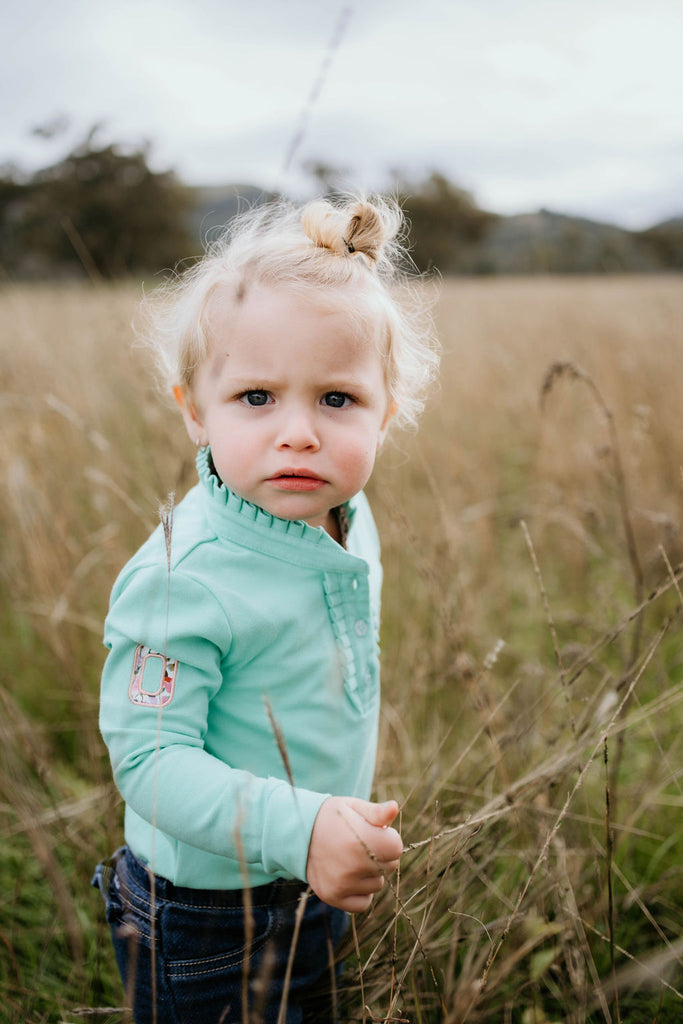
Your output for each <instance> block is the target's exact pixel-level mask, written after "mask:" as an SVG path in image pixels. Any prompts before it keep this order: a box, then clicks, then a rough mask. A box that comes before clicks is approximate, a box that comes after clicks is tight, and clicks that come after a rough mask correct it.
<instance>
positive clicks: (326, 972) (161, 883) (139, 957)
mask: <svg viewBox="0 0 683 1024" xmlns="http://www.w3.org/2000/svg"><path fill="white" fill-rule="evenodd" d="M93 885H94V886H96V887H97V888H99V889H100V891H101V893H102V896H103V897H104V902H105V906H106V915H107V921H108V922H109V924H110V926H111V932H112V937H113V940H114V951H115V953H116V961H117V964H118V967H119V971H120V973H121V978H122V981H123V984H124V987H125V990H126V997H127V999H128V1001H129V1004H130V1006H131V1007H132V1009H133V1015H134V1017H135V1021H136V1024H245V1022H249V1024H254V1022H258V1024H276V1022H277V1021H278V1015H279V1012H280V1007H281V1003H282V1001H283V991H284V987H285V973H286V970H287V965H288V962H289V960H290V952H291V950H292V946H293V941H292V940H293V932H294V922H295V914H296V910H297V905H298V902H299V899H300V897H302V895H303V893H304V892H305V891H306V886H305V885H304V884H303V883H301V882H286V881H284V880H278V881H276V882H273V883H272V884H271V885H262V886H257V887H256V888H254V889H251V890H250V892H251V901H252V910H251V919H252V925H253V928H252V934H251V937H250V939H249V940H247V938H246V929H245V910H244V905H243V900H244V893H243V891H242V890H241V889H239V890H234V891H233V890H226V891H223V890H205V889H187V888H181V887H180V886H175V885H173V884H172V883H171V882H169V881H167V880H166V879H165V878H161V877H159V876H154V894H153V895H152V876H151V874H150V872H148V871H147V869H146V868H145V867H144V865H143V864H141V863H140V861H138V860H137V859H136V857H135V856H134V855H133V854H132V853H131V851H130V850H129V849H128V847H125V846H124V847H122V848H121V849H120V850H117V851H116V853H115V854H114V855H113V857H111V858H110V859H109V860H106V861H104V862H103V863H102V864H98V866H97V869H96V871H95V876H94V878H93ZM346 923H347V916H346V914H345V913H344V912H343V911H341V910H336V909H334V908H333V907H328V906H327V905H326V904H325V903H322V902H321V901H320V900H319V899H318V898H317V897H316V896H314V895H313V894H310V895H309V896H308V899H307V901H306V905H305V910H304V915H303V920H302V922H301V929H300V932H299V936H298V941H297V944H296V949H295V951H294V956H293V959H292V970H291V981H290V984H289V992H288V996H287V1002H286V1013H285V1014H283V1016H282V1021H284V1022H286V1024H313V1022H314V1021H320V1022H324V1024H330V1022H333V1021H334V1020H335V1019H336V1018H337V1015H336V993H337V985H338V981H339V977H340V971H341V965H339V964H337V965H335V964H334V958H333V956H332V951H333V950H334V948H335V946H336V945H337V944H338V942H339V940H340V939H341V937H342V935H343V933H344V931H345V929H346ZM245 1000H246V1005H245Z"/></svg>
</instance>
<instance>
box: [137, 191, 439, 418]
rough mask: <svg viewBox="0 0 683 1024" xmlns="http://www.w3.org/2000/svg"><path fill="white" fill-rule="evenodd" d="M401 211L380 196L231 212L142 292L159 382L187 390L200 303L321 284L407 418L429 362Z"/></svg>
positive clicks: (432, 352) (429, 331)
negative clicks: (176, 270)
mask: <svg viewBox="0 0 683 1024" xmlns="http://www.w3.org/2000/svg"><path fill="white" fill-rule="evenodd" d="M403 229H404V220H403V215H402V213H401V210H400V208H399V206H398V205H397V204H396V203H393V202H389V201H387V200H384V199H373V200H372V201H370V200H365V199H353V200H348V201H344V202H340V203H338V204H332V203H330V202H327V201H325V200H317V201H315V202H312V203H309V204H308V205H306V206H304V207H303V208H300V207H295V206H292V205H291V204H288V203H284V202H278V203H272V204H268V205H266V206H261V207H257V208H255V209H253V210H249V211H247V212H246V213H243V214H240V215H238V216H237V217H236V218H235V219H234V220H233V221H232V222H231V224H230V226H229V227H228V229H227V230H226V231H225V233H224V234H223V235H222V236H221V237H220V238H219V239H218V240H217V241H216V242H214V243H213V244H212V245H211V246H210V247H209V248H208V250H207V252H206V254H205V255H204V256H203V257H202V259H201V260H200V261H199V262H198V263H196V264H195V265H194V266H192V267H191V268H190V269H189V270H188V271H186V272H185V273H183V274H181V275H176V276H175V277H174V278H172V279H171V280H170V281H169V282H167V283H166V284H164V285H162V286H161V288H160V289H158V290H157V291H156V292H155V293H153V295H152V296H151V297H150V298H149V299H147V300H145V303H144V308H143V315H144V325H143V328H142V331H141V334H142V338H143V341H144V342H145V343H146V344H147V345H148V346H149V347H150V348H151V349H152V351H153V353H154V355H155V358H156V362H157V366H158V369H159V371H160V375H161V378H162V380H163V383H164V385H165V387H170V388H173V387H177V386H180V387H181V388H183V389H184V390H186V391H189V392H191V390H192V383H193V379H194V374H195V371H196V369H197V367H198V366H199V365H200V364H201V363H202V362H203V360H204V359H205V358H206V355H207V353H208V349H209V342H210V338H209V327H208V315H207V308H208V305H209V300H210V298H211V296H212V295H213V294H214V293H215V292H216V291H217V289H219V288H220V289H221V290H223V289H228V290H232V292H233V295H234V299H235V308H236V310H237V309H238V307H239V303H240V301H241V300H242V299H243V298H244V296H245V295H246V294H247V291H248V289H249V288H250V287H251V286H252V285H254V284H258V285H265V286H268V287H292V288H296V289H297V290H299V291H301V292H303V293H304V294H305V292H306V290H308V291H309V292H310V291H312V290H315V291H320V289H321V288H326V289H331V290H333V292H334V300H335V302H336V303H337V304H339V302H340V301H341V302H342V303H343V304H344V308H345V309H347V310H348V312H349V314H350V315H351V316H353V317H354V318H355V319H356V321H357V322H358V325H359V327H360V329H361V330H365V331H367V333H368V335H369V336H370V337H374V338H377V339H378V345H379V347H380V354H381V355H382V357H383V360H384V364H385V379H386V384H387V391H388V395H389V399H390V401H391V402H393V403H395V408H396V414H395V416H394V422H395V423H397V424H400V425H403V426H410V425H414V424H415V423H416V422H417V419H418V417H419V415H420V413H421V411H422V408H423V406H424V397H425V392H426V390H427V387H428V385H429V384H430V383H431V381H432V380H433V378H434V377H435V375H436V371H437V367H438V354H437V344H436V339H435V336H434V330H433V324H432V319H431V316H430V313H429V305H430V303H429V302H428V301H427V300H426V297H425V294H424V289H418V288H416V287H415V284H414V283H413V275H412V273H411V263H410V260H409V258H408V257H407V255H406V253H405V250H404V249H403V248H402V246H401V243H400V240H401V233H402V231H403Z"/></svg>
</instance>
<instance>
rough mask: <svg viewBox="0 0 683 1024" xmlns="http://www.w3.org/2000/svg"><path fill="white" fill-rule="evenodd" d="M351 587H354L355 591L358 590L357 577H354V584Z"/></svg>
mask: <svg viewBox="0 0 683 1024" xmlns="http://www.w3.org/2000/svg"><path fill="white" fill-rule="evenodd" d="M351 586H352V587H353V589H354V590H358V577H357V576H354V577H353V583H352V584H351Z"/></svg>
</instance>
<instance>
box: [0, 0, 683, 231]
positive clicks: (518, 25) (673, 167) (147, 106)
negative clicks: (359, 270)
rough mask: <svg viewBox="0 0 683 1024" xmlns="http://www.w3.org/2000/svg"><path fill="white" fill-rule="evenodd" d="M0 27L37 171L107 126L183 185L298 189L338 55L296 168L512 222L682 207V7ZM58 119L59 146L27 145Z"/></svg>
mask: <svg viewBox="0 0 683 1024" xmlns="http://www.w3.org/2000/svg"><path fill="white" fill-rule="evenodd" d="M345 7H349V8H351V9H352V10H351V14H350V17H348V19H347V21H346V24H345V32H344V34H343V37H342V38H341V40H340V41H339V47H338V49H337V50H336V52H334V53H330V52H328V50H327V47H328V44H329V41H330V38H331V36H332V34H333V32H334V30H335V26H336V25H337V23H338V19H339V16H340V13H341V12H342V10H343V9H344V8H345ZM5 23H6V33H5V34H6V38H7V39H8V40H9V43H8V45H6V47H5V54H4V58H5V59H4V61H3V65H2V68H0V94H2V95H3V96H4V97H5V100H4V102H3V103H2V104H1V105H0V123H1V124H2V125H3V128H2V130H1V131H0V159H2V158H5V159H7V158H11V157H13V158H15V159H19V160H22V161H24V162H25V163H27V164H28V165H32V166H37V165H39V164H40V162H44V161H45V160H47V159H49V158H50V157H51V156H56V155H57V153H58V151H59V149H60V147H61V149H62V150H64V148H65V147H66V146H68V145H69V144H73V142H74V141H75V140H76V139H77V138H79V137H82V136H83V135H84V133H85V131H86V130H87V129H88V127H90V125H92V124H93V123H94V122H96V121H99V120H104V121H105V122H106V124H107V130H108V131H109V133H110V135H111V137H112V138H118V139H124V140H127V141H133V142H135V141H138V140H142V139H145V138H148V139H151V140H152V141H153V143H154V153H155V160H156V163H157V164H158V165H164V166H169V165H170V166H174V167H176V168H177V169H178V170H179V171H180V172H181V173H182V174H183V175H184V176H185V177H187V178H188V179H192V180H197V181H206V182H210V181H213V182H219V181H229V180H245V179H248V178H253V179H256V182H257V183H259V184H264V185H270V184H272V183H278V184H286V182H283V181H282V164H283V160H284V155H285V153H286V151H287V148H288V145H289V144H290V143H291V140H292V138H293V136H294V134H295V132H296V131H297V129H298V128H299V127H300V126H301V118H302V115H303V112H304V111H305V110H306V103H307V99H308V97H309V95H310V92H311V89H312V87H313V84H314V82H316V80H317V77H318V75H319V72H320V68H321V63H322V62H323V61H324V60H325V58H326V56H327V57H328V58H330V60H329V67H328V69H327V74H326V78H325V82H324V86H323V88H322V91H321V93H320V95H319V97H318V100H317V103H316V105H315V107H314V109H313V110H312V111H311V112H310V116H309V117H308V119H307V122H306V133H305V137H304V139H303V142H302V144H301V147H300V149H299V151H298V155H299V156H300V158H301V159H303V158H306V157H320V158H322V159H325V160H328V161H329V162H331V163H337V164H339V165H341V166H344V167H348V168H350V169H351V171H352V173H353V174H354V175H355V177H356V178H357V179H359V184H361V185H366V186H367V187H371V186H372V185H373V184H381V183H382V182H383V181H384V180H385V178H386V173H387V169H388V168H389V167H391V166H399V167H403V168H406V169H407V170H411V169H414V170H415V172H416V173H418V172H419V171H420V169H423V168H428V167H439V168H441V169H442V170H443V171H444V172H446V173H448V174H450V175H451V176H452V177H453V178H454V179H455V180H456V181H457V182H458V183H460V184H462V185H464V186H465V187H468V188H470V189H472V190H473V191H474V192H475V194H476V195H477V197H478V198H479V199H480V201H481V202H483V203H486V204H487V205H490V206H492V207H494V208H498V209H501V210H511V209H522V208H529V207H535V206H539V205H541V204H545V205H552V206H554V207H556V208H559V209H567V210H585V211H592V215H595V216H599V215H604V216H605V217H610V218H615V219H617V220H622V221H624V222H626V221H627V220H628V221H629V223H635V220H636V219H638V218H641V222H642V223H643V224H644V223H647V222H648V221H649V220H654V219H655V218H657V217H659V216H663V215H669V214H672V213H674V212H680V211H681V208H682V207H683V199H679V193H678V187H679V185H680V174H679V171H678V169H679V168H680V166H681V164H680V157H681V151H680V140H681V139H683V115H682V114H681V105H680V102H679V96H680V91H681V81H680V79H681V71H680V57H679V48H680V38H681V32H682V30H683V5H681V4H680V3H679V2H678V0H649V2H648V3H647V4H646V5H643V4H642V3H641V0H637V2H636V0H619V2H617V0H573V2H571V3H570V2H568V0H567V2H565V0H461V2H459V3H457V4H447V3H444V2H443V0H421V2H420V3H417V2H416V0H413V2H412V3H408V2H407V0H364V2H361V0H356V2H355V3H348V4H344V3H341V2H340V3H327V4H325V3H323V4H321V3H320V2H319V0H290V2H289V3H287V4H284V3H281V2H280V0H270V2H264V0H254V2H252V3H247V4H245V3H244V2H243V0H240V2H239V3H237V2H235V0H223V2H221V0H194V2H192V3H190V2H189V0H164V2H163V3H162V2H161V0H120V2H119V3H117V4H116V5H110V4H108V3H105V2H104V0H90V2H84V0H61V3H59V4H54V3H52V2H48V0H24V3H23V4H22V5H18V4H17V5H12V6H11V8H10V9H9V10H8V12H7V14H6V16H5ZM58 112H65V113H67V114H69V115H71V117H72V119H73V128H72V131H71V134H70V135H69V136H68V137H67V138H65V139H63V140H62V141H61V143H55V144H53V146H52V148H51V149H50V148H49V147H47V146H46V144H45V143H39V142H37V141H35V140H33V141H32V140H30V139H29V138H28V129H29V128H30V127H31V126H32V125H34V124H36V123H40V122H42V121H45V120H46V119H48V118H49V117H51V116H53V115H54V114H56V113H58ZM291 180H292V181H293V182H294V181H299V182H300V180H301V179H300V177H297V175H296V174H294V175H293V176H292V178H291Z"/></svg>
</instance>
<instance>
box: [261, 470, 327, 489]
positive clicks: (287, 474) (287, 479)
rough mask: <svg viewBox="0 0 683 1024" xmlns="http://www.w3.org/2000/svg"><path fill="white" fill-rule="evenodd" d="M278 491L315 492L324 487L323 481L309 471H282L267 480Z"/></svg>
mask: <svg viewBox="0 0 683 1024" xmlns="http://www.w3.org/2000/svg"><path fill="white" fill-rule="evenodd" d="M268 483H270V484H272V485H273V487H276V488H277V489H278V490H280V491H317V490H319V489H320V488H321V487H324V486H325V480H324V479H323V478H322V477H321V476H318V474H317V473H314V472H313V471H312V470H310V469H290V468H287V469H283V470H281V471H280V472H279V473H274V474H273V476H271V477H270V478H269V480H268Z"/></svg>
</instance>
